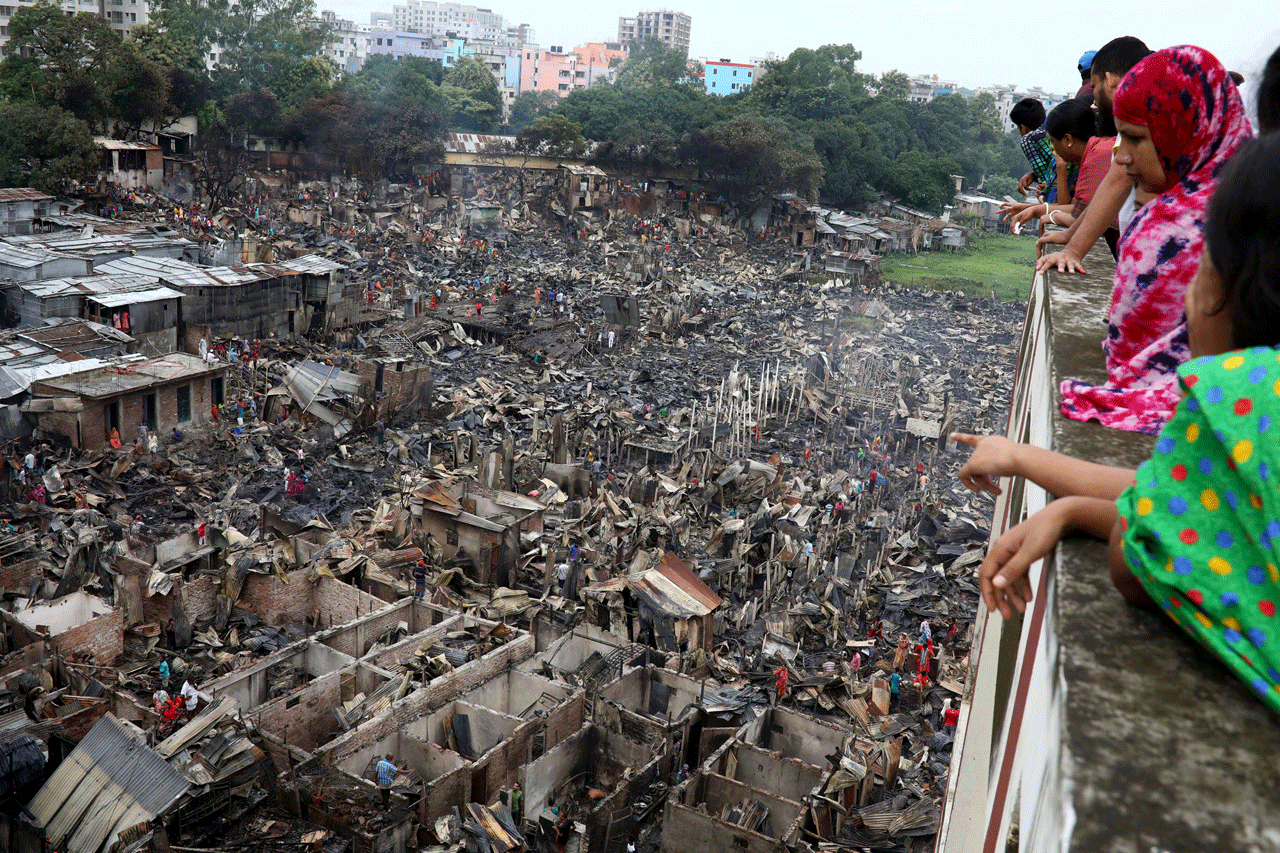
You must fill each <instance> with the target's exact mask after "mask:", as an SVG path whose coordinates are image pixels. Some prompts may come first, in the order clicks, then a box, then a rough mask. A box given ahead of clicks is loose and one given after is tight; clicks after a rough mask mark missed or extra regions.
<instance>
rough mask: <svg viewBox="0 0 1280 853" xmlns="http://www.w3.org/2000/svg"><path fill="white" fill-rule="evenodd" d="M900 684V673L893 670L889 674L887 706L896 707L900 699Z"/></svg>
mask: <svg viewBox="0 0 1280 853" xmlns="http://www.w3.org/2000/svg"><path fill="white" fill-rule="evenodd" d="M901 686H902V674H901V673H897V672H895V673H894V674H893V675H891V676H889V707H890V708H896V707H897V706H898V703H899V701H900V698H901V697H899V695H898V691H899V689H901Z"/></svg>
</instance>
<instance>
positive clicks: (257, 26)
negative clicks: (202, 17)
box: [217, 0, 329, 97]
mask: <svg viewBox="0 0 1280 853" xmlns="http://www.w3.org/2000/svg"><path fill="white" fill-rule="evenodd" d="M315 11H316V7H315V2H314V0H237V2H236V3H235V5H233V6H232V7H231V8H230V10H229V11H228V12H227V13H226V14H225V15H224V16H222V18H221V19H220V22H219V24H218V29H217V41H218V43H219V44H221V45H222V55H221V56H220V57H219V60H218V64H219V68H220V69H221V70H223V71H224V72H225V73H226V74H227V75H229V76H230V80H231V82H232V83H234V85H235V86H237V87H243V88H250V89H259V88H260V89H270V90H271V91H273V92H275V93H276V95H277V97H283V96H284V94H286V93H289V92H291V91H293V90H294V88H293V87H296V85H297V81H296V78H295V77H293V76H292V75H296V74H298V73H299V72H300V68H301V67H302V66H304V65H310V66H312V67H313V68H314V64H315V63H316V62H317V61H318V62H321V63H327V62H328V60H325V59H323V58H321V56H320V52H321V48H323V47H324V45H325V42H327V41H328V39H329V30H328V27H327V26H314V25H312V24H311V23H309V22H311V21H314V19H315ZM304 76H305V73H304ZM224 85H226V84H225V83H224Z"/></svg>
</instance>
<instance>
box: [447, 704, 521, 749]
mask: <svg viewBox="0 0 1280 853" xmlns="http://www.w3.org/2000/svg"><path fill="white" fill-rule="evenodd" d="M456 714H462V715H465V716H466V718H467V725H468V727H469V728H470V729H471V746H472V749H473V750H474V754H473V755H471V756H463V757H464V758H468V757H469V758H470V759H471V760H476V759H479V758H481V757H482V756H483V755H484V754H485V753H486V752H488V751H489V750H490V749H492V748H493V747H495V746H497V745H498V744H500V743H501V742H502V741H504V740H506V739H507V738H509V737H511V735H512V734H513V733H514V732H515V730H516V727H517V726H518V725H520V720H518V719H517V718H515V717H511V716H508V715H506V714H502V713H499V712H497V711H492V710H490V709H488V708H482V707H480V706H478V705H472V704H471V703H469V702H462V701H455V702H450V703H449V704H448V705H445V706H444V707H443V708H439V709H437V710H436V711H433V712H432V713H430V714H428V715H427V718H426V720H427V724H426V725H427V729H426V738H425V739H426V740H427V741H429V742H431V743H434V744H438V745H439V746H448V726H449V725H450V722H451V720H452V719H453V717H454V715H456Z"/></svg>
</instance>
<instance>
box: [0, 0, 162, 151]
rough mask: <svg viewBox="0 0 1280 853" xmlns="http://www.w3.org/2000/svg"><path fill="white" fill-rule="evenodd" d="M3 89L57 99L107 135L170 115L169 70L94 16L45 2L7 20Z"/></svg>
mask: <svg viewBox="0 0 1280 853" xmlns="http://www.w3.org/2000/svg"><path fill="white" fill-rule="evenodd" d="M9 34H10V39H9V43H8V44H7V45H6V46H5V51H6V53H7V54H8V55H7V56H6V57H5V58H4V61H3V62H0V91H2V92H3V93H4V94H5V95H6V96H7V97H8V98H9V99H10V100H11V101H23V100H31V101H36V102H39V103H41V104H57V105H58V106H60V107H62V108H63V109H65V110H68V111H69V112H71V113H72V114H74V115H75V116H76V117H77V118H79V119H81V120H82V121H85V122H86V123H88V124H89V126H90V127H91V128H92V129H94V130H96V131H98V132H100V133H106V132H107V130H108V129H109V127H110V124H111V121H112V120H113V119H115V120H117V122H118V123H117V128H116V130H117V132H118V133H119V134H120V135H128V134H129V133H136V132H137V131H138V129H139V128H141V126H142V125H144V124H146V123H147V122H150V121H160V120H161V119H163V118H165V117H167V116H170V115H172V114H173V109H172V106H171V105H170V102H169V78H168V75H167V74H166V72H165V68H164V67H163V66H161V65H160V64H159V63H157V62H155V61H154V60H152V59H150V58H149V57H148V56H147V55H146V54H145V53H144V52H143V51H142V50H140V49H139V47H138V45H136V44H135V43H133V42H124V41H122V40H121V39H120V36H119V35H117V34H116V32H115V31H114V30H112V29H111V28H110V27H109V26H107V24H106V22H105V21H104V20H103V19H102V18H101V17H99V16H97V15H89V14H83V13H82V14H77V15H65V14H63V12H62V10H61V9H60V8H59V7H57V6H54V5H51V4H49V3H47V2H41V3H39V4H37V5H35V6H29V7H23V8H21V9H19V10H18V11H17V12H16V13H15V14H14V16H13V18H12V19H11V20H10V25H9Z"/></svg>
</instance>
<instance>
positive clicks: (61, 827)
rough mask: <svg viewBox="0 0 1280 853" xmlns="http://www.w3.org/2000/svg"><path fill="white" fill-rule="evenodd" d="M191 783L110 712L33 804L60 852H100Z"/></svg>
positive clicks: (160, 810) (39, 822)
mask: <svg viewBox="0 0 1280 853" xmlns="http://www.w3.org/2000/svg"><path fill="white" fill-rule="evenodd" d="M190 787H191V783H190V782H189V781H187V779H186V777H184V776H183V775H182V774H181V773H179V772H178V771H177V770H175V769H173V768H172V767H170V766H169V764H168V763H167V762H166V761H165V760H164V759H163V758H161V757H160V756H159V755H157V754H156V753H155V752H154V751H153V750H151V749H150V748H149V747H147V745H146V744H145V743H143V742H142V739H141V737H140V736H139V735H138V734H137V733H136V730H134V729H133V728H132V727H126V724H124V723H122V722H120V721H119V720H117V719H116V718H115V716H113V715H112V714H107V715H106V716H105V717H103V718H102V719H101V720H99V721H98V723H97V724H96V725H95V726H94V727H93V728H92V729H90V730H89V733H88V734H87V735H85V737H84V740H82V741H80V743H79V745H77V746H76V748H75V749H74V750H72V752H71V754H70V755H69V756H67V758H66V760H65V761H63V762H62V764H60V765H59V766H58V769H57V770H55V771H54V772H53V775H52V776H50V777H49V781H47V782H46V783H45V784H44V787H43V788H41V789H40V791H39V793H37V794H36V796H35V798H34V799H32V801H31V804H30V806H29V810H30V811H31V814H32V815H33V817H34V823H35V825H36V826H38V827H41V828H42V829H44V830H45V834H46V836H47V837H48V839H49V841H50V843H51V845H52V846H53V848H54V849H57V850H59V851H61V853H98V851H100V850H103V849H104V848H107V847H109V846H110V844H111V842H112V841H114V840H115V838H116V836H117V835H118V834H119V833H120V831H121V830H123V829H127V828H128V827H130V826H134V825H136V824H138V823H141V822H142V821H144V820H151V819H152V818H155V817H156V816H157V815H159V814H162V813H163V812H164V811H165V810H166V809H168V808H169V806H171V805H172V804H173V803H174V802H176V801H177V800H178V798H179V797H181V796H182V795H183V794H185V793H186V792H187V790H188V788H190Z"/></svg>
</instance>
